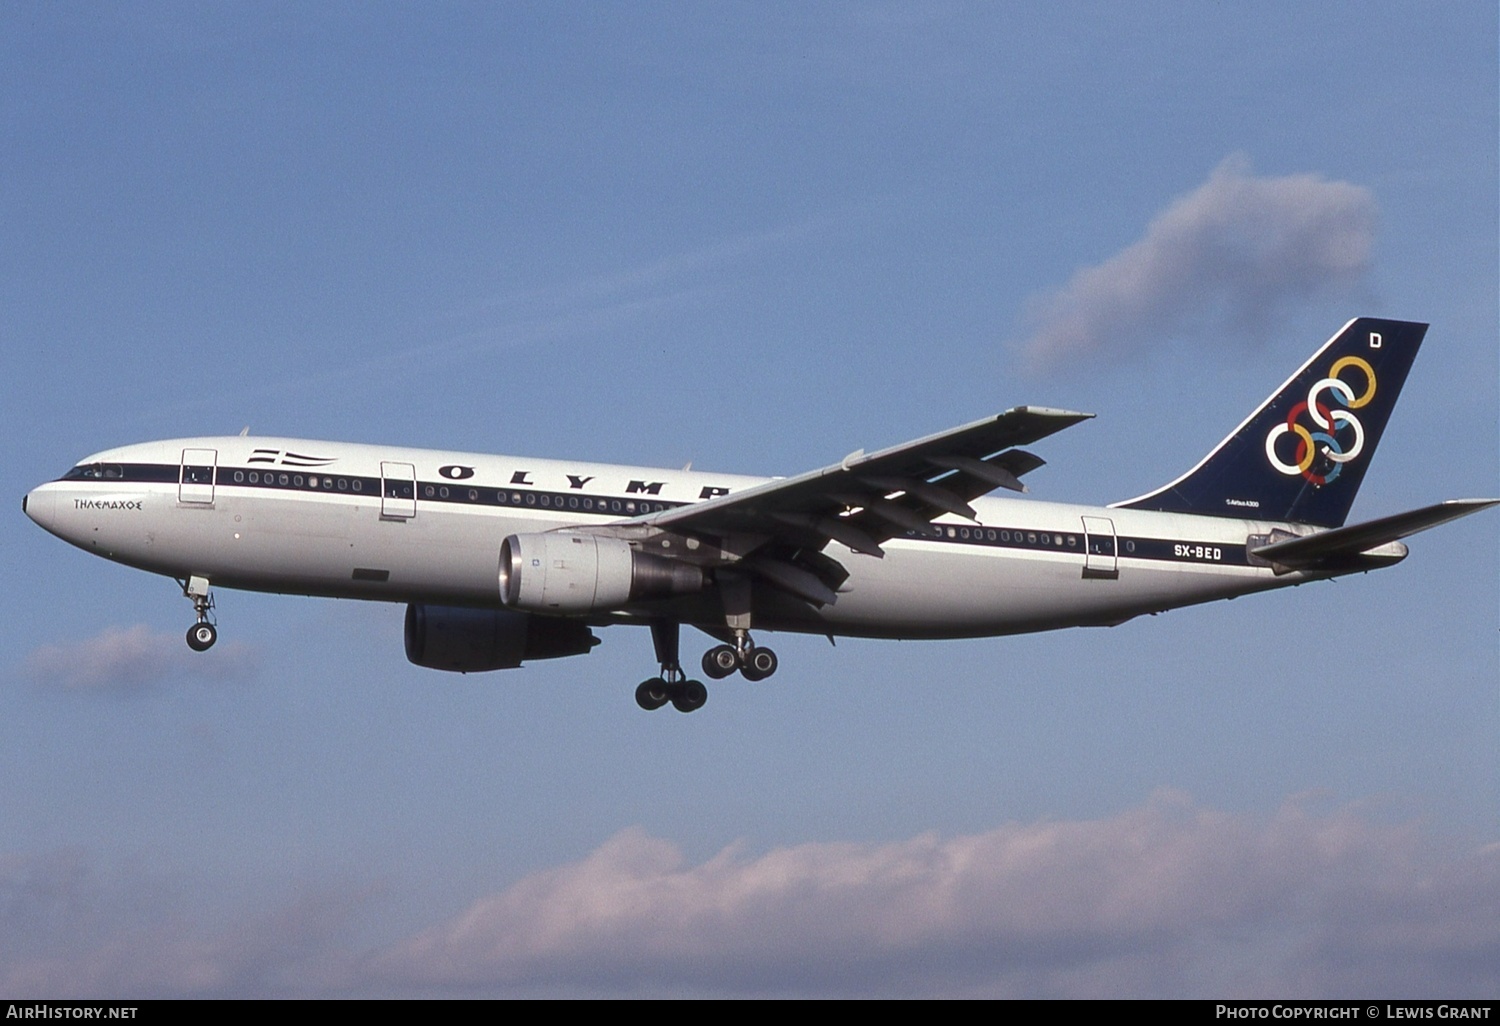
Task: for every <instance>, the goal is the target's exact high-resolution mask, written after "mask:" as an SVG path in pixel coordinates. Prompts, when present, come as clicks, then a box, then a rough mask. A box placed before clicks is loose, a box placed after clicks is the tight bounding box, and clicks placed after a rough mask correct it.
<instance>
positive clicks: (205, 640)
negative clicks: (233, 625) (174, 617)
mask: <svg viewBox="0 0 1500 1026" xmlns="http://www.w3.org/2000/svg"><path fill="white" fill-rule="evenodd" d="M182 593H183V594H184V595H186V596H187V597H188V598H190V599H192V600H193V612H194V613H197V614H198V622H197V623H195V624H193V625H192V626H191V627H189V628H188V632H187V643H188V648H190V649H192V650H193V651H194V652H207V651H208V650H209V649H211V648H213V647H214V642H215V641H218V640H219V631H218V628H216V627H215V626H214V625H213V624H212V623H211V622H209V614H210V613H211V612H212V611H213V608H214V597H213V594H212V593H211V592H210V591H209V590H208V578H207V577H189V578H188V579H187V582H186V583H185V584H183V586H182Z"/></svg>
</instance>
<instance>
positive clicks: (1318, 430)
mask: <svg viewBox="0 0 1500 1026" xmlns="http://www.w3.org/2000/svg"><path fill="white" fill-rule="evenodd" d="M1350 369H1353V370H1357V371H1359V372H1360V373H1362V374H1363V375H1364V379H1365V380H1364V391H1363V392H1361V393H1360V394H1359V395H1357V396H1356V395H1355V394H1354V386H1353V385H1351V384H1349V383H1348V382H1346V381H1343V380H1342V379H1341V378H1340V377H1339V375H1341V374H1342V373H1344V372H1345V371H1347V370H1350ZM1374 398H1375V370H1374V368H1372V367H1371V366H1370V365H1369V363H1368V362H1366V361H1364V360H1362V359H1360V358H1359V357H1357V356H1345V357H1342V358H1341V359H1338V360H1335V361H1334V364H1333V366H1332V367H1331V368H1329V370H1328V377H1326V378H1323V379H1322V380H1320V381H1318V382H1316V383H1315V384H1314V385H1313V387H1312V388H1311V389H1309V390H1308V393H1307V401H1306V402H1301V403H1298V404H1297V405H1296V406H1293V407H1292V408H1291V410H1290V411H1289V412H1288V413H1287V415H1286V423H1285V424H1277V425H1276V426H1275V427H1273V428H1272V429H1271V433H1270V434H1268V435H1266V459H1268V460H1270V461H1271V466H1273V467H1275V468H1276V469H1277V470H1278V471H1280V472H1281V473H1283V474H1286V475H1287V476H1288V477H1291V476H1294V475H1297V474H1301V475H1302V476H1303V477H1305V478H1307V480H1308V481H1311V482H1312V483H1313V484H1314V485H1317V486H1319V487H1321V486H1322V485H1325V484H1328V483H1330V482H1331V481H1333V480H1335V479H1336V478H1337V477H1338V476H1339V471H1341V470H1343V469H1344V464H1345V463H1348V462H1349V461H1350V460H1353V459H1355V458H1356V457H1357V456H1359V454H1360V452H1362V451H1363V450H1364V447H1365V429H1364V425H1362V424H1361V423H1360V422H1359V418H1358V417H1356V416H1355V415H1354V414H1352V413H1350V412H1349V411H1350V410H1357V409H1359V408H1360V407H1362V406H1367V405H1369V402H1370V400H1371V399H1374ZM1304 413H1306V414H1307V416H1308V419H1309V420H1311V421H1312V426H1311V427H1310V428H1309V427H1305V426H1303V425H1302V424H1299V423H1298V421H1299V420H1300V419H1301V417H1302V415H1303V414H1304ZM1285 435H1291V436H1293V437H1294V438H1296V440H1297V448H1296V451H1295V452H1294V453H1293V454H1292V459H1291V462H1288V461H1286V460H1284V459H1282V458H1281V456H1280V455H1278V453H1277V449H1278V443H1280V442H1281V439H1282V437H1283V436H1285ZM1282 451H1283V452H1284V451H1285V449H1283V450H1282ZM1320 453H1322V454H1324V455H1326V456H1327V457H1328V458H1329V459H1330V460H1331V461H1333V469H1332V470H1330V471H1329V472H1328V473H1327V474H1317V473H1314V472H1313V470H1312V465H1313V461H1314V460H1315V459H1316V458H1317V456H1318V455H1319V454H1320Z"/></svg>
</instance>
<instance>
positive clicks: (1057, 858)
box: [0, 792, 1500, 999]
mask: <svg viewBox="0 0 1500 1026" xmlns="http://www.w3.org/2000/svg"><path fill="white" fill-rule="evenodd" d="M265 886H266V885H265V882H263V881H262V882H259V883H257V884H256V885H255V889H256V890H257V891H263V890H264V888H265ZM386 893H387V894H388V893H389V891H388V885H387V888H386ZM382 901H383V899H382V898H381V894H380V892H379V891H377V890H371V889H368V888H354V889H351V888H348V887H341V886H340V887H332V888H328V887H323V888H316V887H308V886H305V885H301V886H296V887H294V888H292V889H291V893H290V895H289V896H288V897H286V898H285V899H284V900H282V901H280V902H277V901H268V900H258V901H257V902H256V903H255V905H254V907H253V908H245V909H239V910H236V909H235V908H232V907H225V906H226V901H225V900H224V899H223V897H222V896H221V895H220V894H218V893H215V894H213V895H210V896H207V897H204V896H201V895H200V896H198V898H197V899H196V904H192V903H191V896H190V895H189V893H188V888H187V886H186V885H185V884H184V883H183V882H182V881H180V880H179V881H176V882H174V881H173V880H171V879H167V878H164V877H152V876H146V875H143V874H142V873H141V872H140V871H132V872H126V873H122V874H110V873H107V872H101V871H100V870H99V869H98V867H96V866H94V865H93V864H92V863H91V862H90V860H89V859H88V858H87V857H85V856H83V855H80V854H78V853H72V852H59V853H53V854H50V855H38V856H31V857H22V856H10V857H0V990H3V991H5V992H8V993H28V994H42V995H47V996H57V997H65V996H66V997H74V996H87V995H99V994H109V995H113V996H117V997H119V996H131V997H136V996H140V997H152V996H156V997H165V996H242V997H243V996H276V995H281V996H344V997H360V996H396V995H401V996H417V995H431V994H443V995H453V996H492V995H493V996H504V995H527V994H531V995H537V994H552V995H555V994H571V995H634V994H652V995H692V994H709V995H752V996H774V995H809V996H828V995H871V996H876V995H892V996H924V995H957V996H962V995H974V996H1072V997H1104V996H1131V997H1161V996H1168V997H1217V998H1236V997H1256V996H1261V997H1264V996H1275V997H1292V996H1296V997H1320V996H1345V997H1347V996H1351V995H1353V996H1357V995H1369V996H1377V995H1378V996H1382V997H1444V998H1450V999H1451V998H1464V997H1470V998H1473V997H1484V996H1493V995H1494V994H1495V993H1496V992H1497V991H1500V845H1490V846H1488V847H1486V848H1481V849H1479V850H1469V851H1455V850H1453V849H1451V848H1450V847H1447V846H1445V845H1443V844H1440V843H1438V842H1435V841H1434V840H1433V839H1432V838H1430V837H1426V836H1424V835H1423V834H1422V832H1421V831H1419V830H1418V829H1416V828H1415V827H1412V826H1409V825H1390V824H1386V823H1382V822H1378V821H1375V820H1372V819H1371V818H1369V817H1367V816H1362V815H1360V814H1359V813H1358V812H1357V811H1355V810H1351V809H1343V810H1335V811H1333V812H1317V811H1312V810H1310V809H1309V808H1307V807H1306V806H1305V804H1304V803H1301V802H1296V801H1294V802H1289V803H1288V804H1287V805H1286V806H1285V807H1283V808H1282V809H1281V810H1280V811H1279V812H1277V813H1276V814H1275V815H1273V816H1269V817H1260V816H1250V815H1233V814H1229V813H1224V812H1219V811H1215V810H1212V809H1205V808H1203V807H1201V806H1198V805H1195V804H1193V803H1192V802H1191V801H1189V800H1188V799H1186V798H1184V797H1183V796H1181V795H1177V794H1174V793H1166V792H1164V793H1162V794H1159V795H1157V796H1155V797H1154V798H1153V799H1152V800H1151V801H1149V802H1147V803H1146V804H1145V805H1143V806H1141V807H1139V808H1135V809H1130V810H1127V811H1125V812H1123V813H1120V814H1119V815H1116V816H1112V817H1108V818H1103V819H1095V820H1075V821H1042V822H1036V823H1009V824H1006V825H1004V826H1001V827H998V828H996V829H994V830H990V831H986V832H983V833H978V834H971V835H965V836H958V837H950V838H944V837H940V836H938V835H936V834H922V835H919V836H916V837H912V838H909V839H906V840H898V841H892V842H888V843H878V844H876V843H871V844H854V843H842V842H815V843H808V844H800V845H794V846H790V847H783V848H776V849H773V850H770V851H767V852H765V853H763V854H758V855H757V854H750V853H749V852H747V851H746V850H745V849H744V848H742V847H739V846H732V847H729V848H726V849H725V850H723V851H721V852H719V853H718V854H717V855H715V856H713V857H712V858H709V859H707V860H705V861H702V862H699V863H696V864H695V863H692V862H690V861H689V860H687V859H685V858H684V857H683V854H682V852H681V850H680V849H679V848H678V847H677V846H676V845H675V844H673V843H671V842H669V841H665V840H662V839H660V838H653V837H650V836H648V835H647V834H646V833H645V832H643V831H642V830H640V829H638V828H634V829H629V830H626V831H624V832H622V833H620V834H618V835H616V836H615V837H613V838H611V839H610V840H608V841H606V842H605V843H604V844H602V845H601V846H600V847H599V848H598V849H597V850H595V851H594V852H592V853H591V854H589V855H588V856H587V857H585V858H583V859H582V860H580V861H578V862H575V863H571V864H568V865H563V866H559V867H557V868H554V869H549V870H545V871H542V872H539V873H535V874H533V875H531V876H529V877H526V878H525V879H523V880H521V881H519V882H518V883H516V884H515V885H513V886H511V887H509V888H507V889H505V890H503V891H501V892H498V893H495V894H492V895H488V896H485V897H481V898H480V899H478V900H477V901H474V902H473V903H472V904H470V905H469V907H468V908H467V909H466V910H464V911H463V912H461V913H460V914H458V915H456V916H453V917H452V918H450V919H447V920H445V921H442V922H439V923H436V924H434V925H432V926H430V927H428V928H426V929H423V930H420V931H418V932H416V933H415V934H413V935H411V936H408V937H406V938H405V939H403V940H400V941H398V942H396V943H393V944H389V945H386V946H384V947H382V948H380V949H378V950H375V951H370V950H366V949H363V948H362V947H361V946H359V945H357V943H356V942H354V940H353V938H354V937H355V936H359V935H366V934H367V932H368V928H369V926H371V925H372V923H371V922H370V917H371V916H372V915H373V914H374V913H375V911H376V909H377V906H379V905H380V904H381V903H382ZM229 904H232V902H230V903H229Z"/></svg>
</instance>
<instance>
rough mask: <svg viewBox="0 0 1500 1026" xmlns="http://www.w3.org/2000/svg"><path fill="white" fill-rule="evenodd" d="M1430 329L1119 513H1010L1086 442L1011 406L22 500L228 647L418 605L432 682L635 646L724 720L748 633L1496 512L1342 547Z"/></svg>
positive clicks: (1467, 505)
mask: <svg viewBox="0 0 1500 1026" xmlns="http://www.w3.org/2000/svg"><path fill="white" fill-rule="evenodd" d="M1426 331H1427V326H1426V325H1425V324H1412V323H1407V322H1403V321H1390V320H1376V319H1372V318H1359V319H1356V320H1353V321H1350V322H1349V323H1348V324H1347V325H1345V326H1344V328H1343V329H1342V330H1341V331H1340V332H1339V333H1338V334H1337V335H1335V336H1334V338H1333V339H1331V340H1330V341H1329V342H1328V343H1327V344H1326V345H1325V346H1323V348H1322V349H1320V350H1319V351H1318V352H1317V353H1316V354H1315V355H1314V356H1313V357H1312V359H1310V360H1308V361H1307V363H1305V364H1303V365H1302V367H1301V368H1299V369H1298V370H1297V372H1296V373H1294V374H1293V375H1292V376H1291V378H1290V379H1289V380H1288V381H1287V382H1286V384H1284V385H1283V386H1282V387H1281V388H1280V389H1278V390H1277V391H1276V392H1275V393H1274V394H1273V395H1272V396H1271V397H1270V398H1269V399H1267V400H1266V401H1265V403H1263V404H1262V405H1261V407H1260V408H1259V409H1257V410H1256V411H1255V412H1254V413H1252V414H1251V415H1250V416H1249V417H1248V418H1247V419H1246V420H1245V422H1244V423H1243V424H1241V425H1240V426H1239V427H1238V428H1237V429H1235V431H1234V432H1233V433H1231V434H1230V436H1229V437H1228V438H1226V439H1225V440H1224V441H1223V442H1221V443H1219V445H1218V446H1217V447H1216V448H1215V449H1214V450H1213V451H1212V452H1210V453H1209V454H1208V455H1207V456H1205V457H1204V458H1203V460H1202V461H1200V462H1199V464H1198V465H1197V466H1196V467H1194V468H1193V469H1192V470H1190V471H1188V472H1187V473H1186V474H1184V475H1183V476H1181V477H1179V478H1178V479H1177V480H1175V481H1173V482H1172V483H1170V484H1168V485H1165V486H1164V487H1162V488H1158V489H1157V490H1156V491H1153V492H1151V493H1149V494H1147V495H1143V496H1141V497H1139V498H1135V499H1129V500H1126V501H1123V502H1117V503H1114V504H1113V505H1111V506H1108V507H1102V508H1093V507H1087V506H1072V505H1062V504H1058V503H1047V502H1036V501H1031V500H1024V499H992V498H981V496H985V495H986V494H987V493H989V492H991V491H994V490H995V489H997V488H1006V489H1010V490H1012V491H1024V490H1025V489H1024V487H1023V486H1022V484H1021V478H1022V477H1023V476H1024V475H1025V474H1026V473H1027V472H1028V471H1031V470H1034V469H1035V468H1037V467H1038V466H1040V465H1041V464H1042V462H1043V461H1042V460H1041V459H1039V458H1037V457H1036V456H1034V455H1032V454H1031V453H1029V452H1026V451H1024V450H1023V449H1021V448H1019V446H1023V445H1029V444H1031V443H1033V442H1036V441H1038V440H1039V439H1042V438H1045V437H1046V436H1048V435H1050V434H1052V433H1053V432H1055V431H1060V430H1062V429H1063V428H1066V427H1069V426H1071V425H1073V424H1077V423H1078V422H1079V421H1081V420H1085V419H1087V418H1088V417H1089V416H1090V415H1089V414H1084V413H1069V412H1067V411H1064V410H1053V409H1044V408H1039V407H1029V406H1021V407H1017V408H1015V409H1012V410H1008V411H1006V412H1005V413H1002V414H999V415H998V416H993V417H987V418H985V419H984V420H979V421H975V422H974V423H972V424H965V425H964V426H962V427H957V428H953V429H952V430H949V431H943V432H940V433H938V434H935V435H930V436H928V437H926V438H920V439H917V440H916V441H913V442H907V443H905V444H904V445H897V446H894V447H892V448H889V449H883V450H881V451H879V452H874V453H865V452H863V451H862V450H861V451H859V452H855V453H852V454H850V455H849V456H847V457H845V458H844V459H843V460H842V461H840V462H839V463H836V464H834V465H833V466H830V467H825V468H823V469H821V470H814V471H811V472H810V473H806V474H801V475H799V476H796V477H789V478H776V479H771V480H766V479H762V478H749V477H738V476H731V475H726V474H703V473H691V472H689V471H687V470H681V471H675V470H651V469H643V468H640V467H618V466H606V465H600V464H582V463H571V462H557V461H553V460H541V459H522V458H518V457H512V456H483V455H473V454H468V453H454V452H431V451H425V450H418V449H389V448H382V447H379V446H369V445H349V444H344V443H336V442H312V441H302V440H297V439H286V438H256V437H244V436H240V437H225V438H190V439H178V440H174V441H166V442H152V443H146V444H141V445H131V446H126V447H124V448H119V449H110V450H107V451H105V452H101V453H98V454H97V455H94V456H90V457H89V458H88V459H86V460H84V461H83V462H81V463H79V464H78V465H77V466H75V467H74V468H73V469H72V470H70V471H69V472H68V473H67V474H65V475H63V477H61V478H60V479H58V480H56V481H52V482H49V483H47V484H44V485H41V486H40V487H38V488H36V489H35V490H34V491H32V492H31V493H30V494H29V495H27V496H26V498H25V500H24V509H25V511H26V513H27V514H28V515H29V516H30V517H31V518H32V519H33V520H35V521H36V522H37V523H38V524H40V525H41V526H42V527H44V528H46V529H47V530H48V531H50V532H52V533H53V534H55V535H57V536H58V537H60V538H62V539H64V540H65V541H68V542H71V543H72V544H74V545H76V546H78V547H79V548H82V549H84V550H86V551H88V552H93V553H96V554H97V555H100V556H104V557H105V558H107V559H112V560H115V561H117V562H120V563H126V564H128V565H130V566H134V567H139V568H141V569H142V570H149V571H151V572H153V573H159V574H166V575H168V576H171V577H173V578H176V579H177V581H178V583H179V584H181V586H182V590H183V592H184V594H185V595H187V596H188V597H189V598H191V599H192V601H193V606H194V609H195V610H196V612H197V623H195V624H194V625H193V627H192V628H190V629H189V631H188V644H189V645H191V646H192V647H193V648H195V649H198V650H202V649H206V648H208V647H209V646H210V645H212V644H213V643H214V639H215V637H216V631H215V627H214V624H213V623H212V621H211V610H212V607H213V601H212V597H211V594H210V590H209V589H210V586H211V585H217V586H219V587H224V588H249V589H254V590H257V591H270V592H285V593H297V594H307V595H330V596H338V597H343V598H361V599H378V600H383V601H387V602H405V603H408V605H407V610H406V654H407V657H408V658H409V659H411V661H412V662H414V663H417V664H418V665H421V666H427V667H432V668H434V669H442V670H458V671H474V670H497V669H505V668H510V667H516V666H520V665H521V663H523V662H524V661H526V660H528V659H550V658H553V657H557V656H574V655H582V654H584V653H586V652H588V651H589V650H590V649H591V648H592V647H593V646H594V645H595V644H597V643H598V639H597V638H596V637H595V635H594V633H593V628H596V627H602V626H606V625H610V624H647V625H649V626H650V628H651V633H652V638H653V640H654V642H655V646H656V656H657V658H658V660H659V661H660V663H661V669H660V676H657V677H653V678H651V679H650V680H647V681H646V682H644V683H643V684H641V685H640V687H639V688H637V690H636V701H637V702H639V703H640V705H641V706H642V707H643V708H646V709H656V708H660V707H661V706H662V705H665V704H666V703H667V702H671V703H672V704H673V705H674V706H676V708H678V709H680V710H682V711H684V712H688V711H691V710H693V709H697V708H698V707H699V706H701V705H703V703H704V702H705V701H706V700H707V698H708V691H707V689H706V688H705V687H704V685H703V684H702V683H701V682H699V681H696V680H690V679H688V677H687V675H686V674H685V673H684V672H683V669H682V666H681V663H680V662H679V659H678V637H679V628H680V626H681V625H682V624H690V625H692V626H694V627H697V628H699V629H700V630H702V631H704V632H705V633H707V634H709V635H711V636H712V637H713V638H715V639H717V640H718V641H719V642H720V644H718V645H716V646H715V647H713V648H710V649H709V650H708V651H707V653H706V654H705V655H704V656H703V662H702V666H703V672H704V674H705V675H707V676H708V677H712V678H722V677H726V676H728V675H730V674H732V673H734V672H736V671H738V672H739V673H740V674H741V675H743V676H744V677H746V678H748V679H750V680H760V679H763V678H765V677H769V676H770V675H771V674H772V673H774V672H775V671H776V663H777V660H776V656H775V654H774V653H773V652H772V651H771V650H770V649H769V648H766V647H764V646H761V645H757V644H756V643H755V642H754V641H753V640H752V639H751V636H750V631H751V629H752V626H753V627H754V628H755V629H757V630H772V631H777V630H780V631H800V632H806V633H813V634H822V635H827V636H829V637H830V638H832V637H833V636H835V635H849V636H858V637H873V638H971V637H983V636H989V635H1002V634H1016V633H1021V632H1026V631H1043V630H1052V629H1054V628H1058V627H1077V626H1086V625H1094V626H1098V625H1113V624H1118V623H1122V622H1124V621H1126V620H1129V619H1130V618H1132V617H1134V616H1139V615H1140V614H1142V613H1154V612H1159V611H1162V610H1166V609H1171V608H1174V607H1177V606H1185V605H1191V604H1193V603H1199V602H1208V601H1210V600H1213V599H1225V598H1233V597H1235V596H1237V595H1245V594H1249V593H1251V592H1257V591H1265V590H1268V589H1271V588H1281V587H1286V586H1288V585H1293V584H1301V583H1303V582H1306V581H1310V580H1319V579H1326V578H1331V577H1337V576H1339V575H1341V574H1349V573H1354V572H1357V571H1365V570H1372V569H1376V568H1379V567H1384V566H1389V565H1391V564H1393V563H1396V562H1399V561H1400V560H1401V559H1403V558H1405V556H1406V552H1407V550H1406V547H1405V546H1404V545H1402V544H1401V543H1400V542H1399V541H1398V539H1400V538H1403V537H1405V536H1407V535H1409V534H1413V533H1415V532H1417V531H1421V530H1424V529H1426V528H1429V527H1434V526H1436V525H1438V524H1441V523H1444V522H1446V521H1449V520H1453V519H1456V518H1458V517H1461V516H1464V515H1466V514H1469V513H1473V512H1476V511H1478V510H1480V509H1483V508H1484V507H1486V506H1491V505H1494V504H1495V503H1496V502H1500V500H1494V499H1464V500H1454V501H1450V502H1444V503H1439V504H1438V505H1435V506H1428V507H1425V508H1423V509H1418V510H1413V511H1411V512H1408V513H1401V514H1397V515H1395V516H1389V517H1384V518H1381V519H1379V520H1374V521H1370V522H1367V523H1363V524H1357V525H1354V526H1350V527H1345V526H1343V525H1344V520H1345V518H1346V516H1347V515H1348V512H1349V507H1350V505H1351V504H1352V503H1353V501H1354V495H1355V492H1356V491H1357V490H1358V488H1359V484H1360V481H1361V479H1363V477H1364V474H1365V469H1366V467H1368V466H1369V461H1370V457H1371V456H1372V455H1373V454H1374V451H1375V447H1376V445H1377V443H1378V442H1379V441H1380V435H1381V432H1382V431H1383V430H1384V428H1385V425H1386V421H1387V420H1388V418H1389V417H1390V413H1391V409H1392V407H1393V406H1394V405H1395V402H1396V397H1397V395H1398V394H1399V393H1400V391H1401V386H1402V384H1403V382H1405V380H1406V375H1407V371H1408V370H1410V368H1411V365H1412V360H1413V358H1414V357H1415V356H1416V354H1417V348H1418V347H1419V346H1420V345H1421V342H1422V338H1423V336H1424V335H1425V334H1426Z"/></svg>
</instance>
